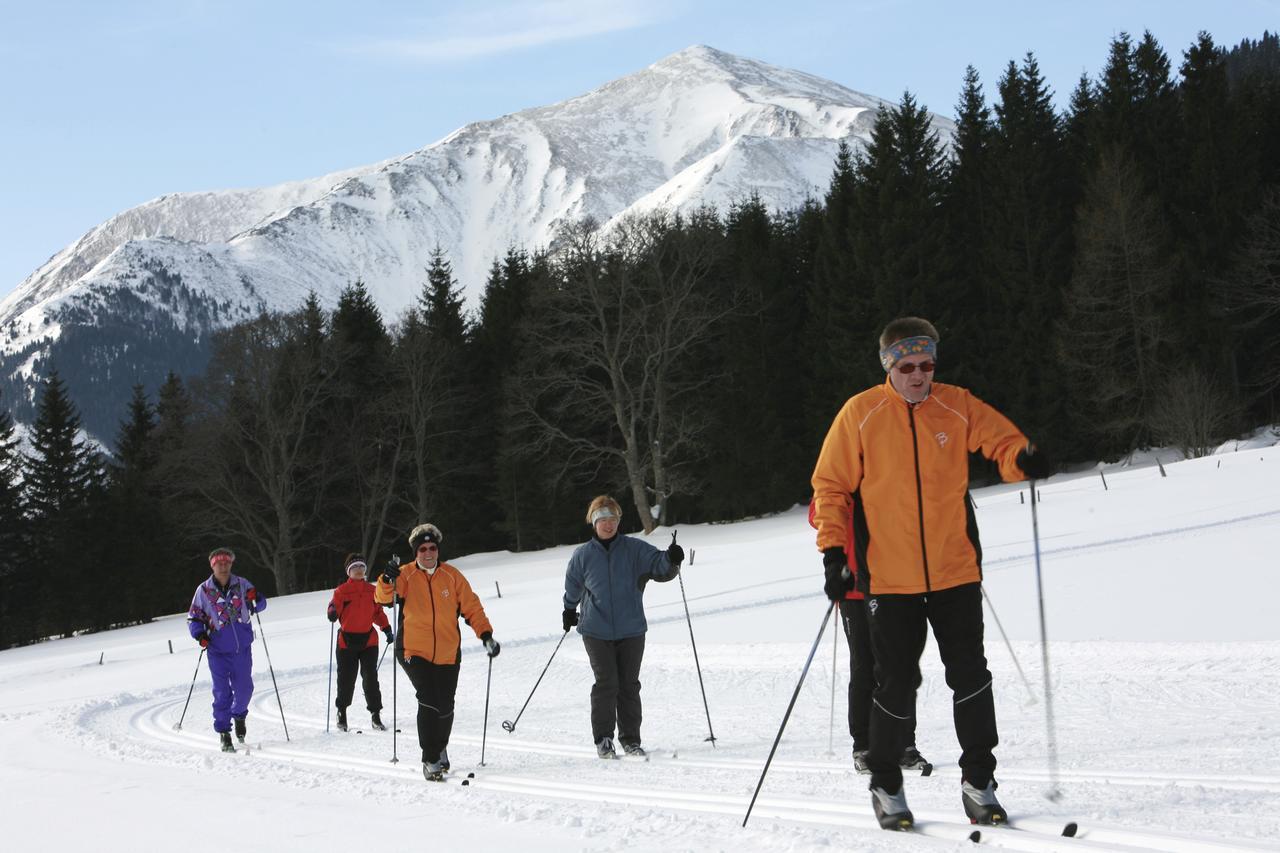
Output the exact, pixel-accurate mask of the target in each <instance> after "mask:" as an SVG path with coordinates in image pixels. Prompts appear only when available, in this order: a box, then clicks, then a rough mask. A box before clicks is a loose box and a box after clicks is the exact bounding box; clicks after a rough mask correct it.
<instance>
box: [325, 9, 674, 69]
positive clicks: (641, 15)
mask: <svg viewBox="0 0 1280 853" xmlns="http://www.w3.org/2000/svg"><path fill="white" fill-rule="evenodd" d="M481 5H482V8H480V9H475V10H468V11H462V12H458V13H455V14H452V15H447V16H441V17H438V18H433V19H431V20H428V21H422V22H420V23H419V24H418V26H417V28H418V29H421V30H422V31H424V34H423V35H421V36H413V35H408V36H398V37H395V38H374V39H366V40H363V41H361V42H358V43H356V44H354V45H349V49H351V50H353V51H356V52H359V53H372V54H376V55H379V56H392V57H398V58H401V59H407V60H412V61H416V62H451V61H457V60H461V59H474V58H476V57H481V56H492V55H494V54H499V53H506V52H509V51H513V50H524V49H528V48H533V47H540V46H543V45H547V44H553V43H555V42H564V41H572V40H574V39H581V38H588V37H590V36H596V35H601V34H604V33H615V32H621V31H624V30H631V29H636V28H638V27H643V26H647V25H649V24H652V23H654V22H656V21H658V20H661V19H663V18H665V17H667V12H666V9H667V4H666V3H664V2H654V0H649V2H633V0H603V1H602V0H540V2H514V1H513V0H508V1H507V2H487V3H484V4H481Z"/></svg>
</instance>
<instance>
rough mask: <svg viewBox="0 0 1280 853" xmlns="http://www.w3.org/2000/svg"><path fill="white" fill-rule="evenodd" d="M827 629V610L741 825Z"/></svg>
mask: <svg viewBox="0 0 1280 853" xmlns="http://www.w3.org/2000/svg"><path fill="white" fill-rule="evenodd" d="M839 606H840V605H839V604H838V603H837V602H834V601H833V602H831V607H832V608H835V607H839ZM826 631H827V611H825V610H824V611H823V613H822V627H821V628H819V629H818V636H817V638H815V639H814V641H813V648H811V649H809V658H808V660H806V661H805V662H804V669H803V670H801V671H800V680H799V681H797V682H796V691H795V692H794V693H792V694H791V702H790V704H788V705H787V712H786V713H785V714H783V715H782V725H780V726H778V736H777V737H775V738H774V739H773V748H772V749H770V750H769V758H768V760H767V761H765V763H764V770H762V771H760V781H759V782H757V783H756V792H755V793H754V794H752V795H751V804H750V805H748V806H747V814H746V816H745V817H743V818H742V825H743V826H746V825H747V821H748V820H749V819H750V818H751V810H752V809H753V808H755V806H756V797H758V796H760V788H761V787H762V786H763V785H764V777H765V775H766V774H767V773H768V772H769V765H770V764H772V763H773V754H774V753H775V752H777V751H778V743H779V742H780V741H781V740H782V732H783V731H784V730H785V729H786V727H787V720H789V719H791V709H793V708H795V706H796V699H797V698H799V696H800V688H801V687H802V686H803V685H804V677H805V676H806V675H808V674H809V664H811V663H813V656H814V655H815V654H817V652H818V644H819V643H821V642H822V635H823V634H825V633H826Z"/></svg>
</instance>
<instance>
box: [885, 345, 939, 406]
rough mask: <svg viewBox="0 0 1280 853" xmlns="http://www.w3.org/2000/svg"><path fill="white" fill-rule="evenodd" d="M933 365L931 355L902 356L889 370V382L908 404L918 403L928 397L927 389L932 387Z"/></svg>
mask: <svg viewBox="0 0 1280 853" xmlns="http://www.w3.org/2000/svg"><path fill="white" fill-rule="evenodd" d="M933 365H934V362H933V356H931V355H926V354H924V353H920V354H918V355H907V356H903V357H902V358H901V359H899V360H898V363H897V364H895V365H894V366H893V367H891V368H889V382H890V383H891V384H892V385H893V390H895V391H897V392H898V393H899V394H901V395H902V398H903V399H904V400H906V401H907V402H908V403H919V402H920V401H922V400H924V398H925V397H928V396H929V389H931V388H932V387H933ZM925 368H928V369H927V370H926V369H925Z"/></svg>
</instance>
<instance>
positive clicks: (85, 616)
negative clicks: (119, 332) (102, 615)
mask: <svg viewBox="0 0 1280 853" xmlns="http://www.w3.org/2000/svg"><path fill="white" fill-rule="evenodd" d="M24 467H25V486H26V493H27V506H28V508H29V512H30V514H31V532H32V540H31V546H32V547H31V550H32V557H33V559H34V562H35V563H36V564H37V565H49V566H55V565H56V566H60V567H63V569H64V571H63V572H60V573H51V572H42V573H40V575H39V579H38V580H37V589H36V590H35V594H36V595H37V596H39V600H41V601H47V602H48V605H49V606H48V610H47V611H44V612H43V613H42V614H41V616H42V618H41V619H40V628H39V629H38V630H39V631H40V633H41V635H44V634H47V633H57V634H67V633H70V632H71V631H74V630H76V629H79V628H84V627H87V626H88V625H89V622H90V619H91V618H92V616H93V614H94V612H95V611H94V608H93V600H92V598H91V597H89V596H65V595H58V594H56V590H60V589H65V588H66V587H67V585H70V586H71V587H73V588H74V587H75V586H76V585H77V584H78V583H82V582H84V581H85V580H86V577H87V574H88V572H89V567H90V566H91V565H92V564H93V562H94V561H93V559H92V557H87V556H86V554H85V549H84V548H83V547H82V546H83V545H84V544H85V543H86V542H89V543H95V542H96V543H102V542H105V538H102V539H99V538H95V537H96V536H98V534H105V531H103V530H101V529H99V524H98V522H99V515H98V512H99V505H100V501H101V495H102V488H103V477H102V463H101V460H100V458H99V455H98V452H97V451H96V450H95V449H94V448H93V447H92V446H90V445H89V443H88V442H87V441H86V440H85V439H84V437H83V435H82V431H81V428H80V415H79V413H78V412H77V411H76V408H75V406H74V404H73V403H72V402H71V400H70V399H69V398H68V397H67V393H66V386H65V385H64V384H63V382H62V379H61V377H60V376H59V375H58V371H57V370H51V371H50V373H49V377H48V379H46V380H45V382H44V387H43V388H42V389H41V394H40V398H39V400H38V402H37V404H36V422H35V424H34V425H33V428H32V433H31V452H30V453H29V454H28V455H27V456H26V459H25V466H24ZM55 586H56V589H55Z"/></svg>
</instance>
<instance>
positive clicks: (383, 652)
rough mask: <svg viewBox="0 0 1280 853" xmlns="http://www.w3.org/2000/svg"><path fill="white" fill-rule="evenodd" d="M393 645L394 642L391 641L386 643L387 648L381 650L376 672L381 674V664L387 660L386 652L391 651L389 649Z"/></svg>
mask: <svg viewBox="0 0 1280 853" xmlns="http://www.w3.org/2000/svg"><path fill="white" fill-rule="evenodd" d="M395 644H396V643H395V640H392V641H391V642H389V643H387V647H386V648H385V649H383V650H382V657H380V658H378V672H382V662H383V661H384V660H386V659H387V652H389V651H391V647H392V646H394V645H395Z"/></svg>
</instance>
